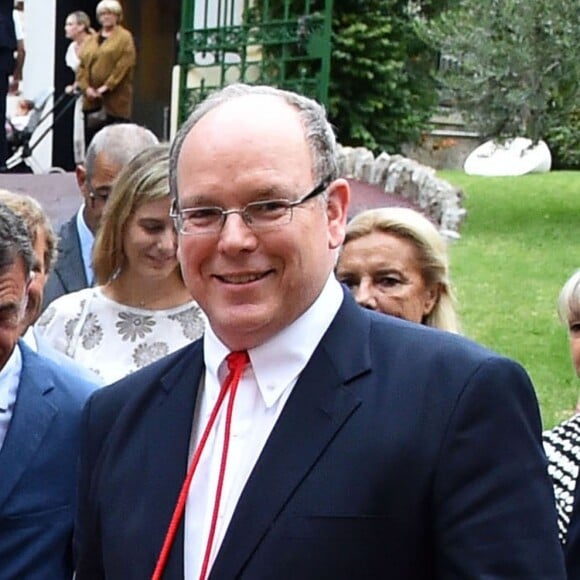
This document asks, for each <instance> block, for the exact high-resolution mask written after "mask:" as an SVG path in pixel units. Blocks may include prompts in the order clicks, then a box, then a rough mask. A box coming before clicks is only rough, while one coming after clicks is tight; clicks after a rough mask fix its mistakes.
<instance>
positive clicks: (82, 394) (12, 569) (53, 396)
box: [0, 341, 93, 580]
mask: <svg viewBox="0 0 580 580" xmlns="http://www.w3.org/2000/svg"><path fill="white" fill-rule="evenodd" d="M19 345H20V349H21V352H22V373H21V377H20V384H19V387H18V394H17V398H16V404H15V406H14V412H13V415H12V420H11V422H10V426H9V428H8V433H7V434H6V439H5V440H4V445H3V446H2V449H1V450H0V578H1V579H2V580H8V579H10V580H13V579H16V578H19V579H20V578H23V579H24V578H26V580H48V579H50V580H60V579H64V578H71V577H72V549H71V540H72V528H73V514H74V505H75V500H76V476H77V467H78V465H77V462H78V440H79V426H80V417H81V410H82V406H83V404H84V402H85V401H86V399H87V397H88V396H89V394H90V393H91V392H92V390H93V385H92V384H91V383H88V382H86V381H85V380H83V379H80V378H78V377H77V376H76V375H74V374H71V373H70V372H68V371H66V370H63V369H62V368H61V367H58V366H57V365H56V364H54V363H53V362H52V361H50V360H48V359H45V358H43V357H41V356H39V355H37V354H36V353H35V352H33V351H32V350H30V349H29V348H28V347H27V346H26V345H25V344H24V343H23V342H22V341H21V342H20V343H19Z"/></svg>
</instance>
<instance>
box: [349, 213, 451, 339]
mask: <svg viewBox="0 0 580 580" xmlns="http://www.w3.org/2000/svg"><path fill="white" fill-rule="evenodd" d="M373 232H385V233H387V234H393V235H395V236H398V237H401V238H403V239H405V240H409V241H410V242H412V243H413V245H414V246H415V247H416V248H417V251H418V254H419V262H420V267H421V273H422V275H423V279H424V281H425V283H426V284H427V285H432V284H437V285H438V286H439V297H438V299H437V303H436V304H435V306H434V307H433V310H432V311H431V313H430V314H429V315H428V316H427V317H426V318H425V320H424V322H423V323H424V324H426V325H427V326H433V327H435V328H440V329H442V330H447V331H449V332H455V333H459V332H461V325H460V323H459V317H458V315H457V312H456V299H455V292H454V291H453V286H452V285H451V279H450V276H449V258H448V255H447V245H446V242H445V240H444V239H443V237H442V236H441V234H440V233H439V232H438V231H437V228H436V227H435V226H434V225H433V224H432V223H431V222H430V221H429V220H428V219H427V218H426V217H425V216H423V215H422V214H420V213H419V212H417V211H415V210H412V209H408V208H404V207H383V208H378V209H371V210H366V211H363V212H361V213H359V214H358V215H357V216H356V217H355V218H354V219H353V220H352V221H351V222H350V223H349V224H348V226H347V229H346V237H345V240H344V244H343V247H344V246H346V245H347V244H348V243H349V242H351V241H352V240H356V239H358V238H362V237H363V236H367V235H369V234H371V233H373ZM339 259H340V258H339Z"/></svg>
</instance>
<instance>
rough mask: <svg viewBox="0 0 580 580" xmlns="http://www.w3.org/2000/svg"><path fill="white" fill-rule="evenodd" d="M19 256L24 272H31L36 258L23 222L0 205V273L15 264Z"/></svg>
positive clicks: (3, 205)
mask: <svg viewBox="0 0 580 580" xmlns="http://www.w3.org/2000/svg"><path fill="white" fill-rule="evenodd" d="M19 256H20V257H21V258H22V260H23V261H24V267H25V268H26V271H27V272H32V268H33V267H34V263H35V260H36V258H35V255H34V249H33V248H32V241H31V240H30V236H29V235H28V230H27V229H26V225H25V224H24V220H23V219H22V218H21V217H20V216H18V215H16V214H15V213H14V212H13V211H12V210H11V209H10V208H9V207H8V206H7V205H6V204H4V203H0V271H3V270H5V269H6V268H8V267H10V266H12V265H13V264H15V263H16V260H17V259H18V257H19Z"/></svg>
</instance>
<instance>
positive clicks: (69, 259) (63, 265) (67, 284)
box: [42, 214, 89, 310]
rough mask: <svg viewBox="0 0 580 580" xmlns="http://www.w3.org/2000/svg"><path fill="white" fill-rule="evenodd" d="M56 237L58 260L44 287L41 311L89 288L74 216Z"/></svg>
mask: <svg viewBox="0 0 580 580" xmlns="http://www.w3.org/2000/svg"><path fill="white" fill-rule="evenodd" d="M58 236H59V242H58V258H57V261H56V264H55V266H54V269H53V271H52V272H51V273H50V276H49V277H48V280H47V282H46V286H45V287H44V297H43V300H42V309H43V310H44V309H45V308H46V307H47V306H48V305H49V304H50V303H51V302H52V301H53V300H55V299H56V298H58V297H59V296H62V295H63V294H70V293H71V292H76V291H77V290H82V289H83V288H87V287H88V286H89V283H88V281H87V275H86V273H85V267H84V264H83V257H82V253H81V242H80V239H79V234H78V230H77V216H76V214H75V215H74V216H73V217H72V218H71V219H70V220H69V221H67V222H66V223H64V224H63V225H62V227H61V229H60V232H59V234H58Z"/></svg>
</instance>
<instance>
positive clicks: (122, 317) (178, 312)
mask: <svg viewBox="0 0 580 580" xmlns="http://www.w3.org/2000/svg"><path fill="white" fill-rule="evenodd" d="M204 320H205V317H204V315H203V313H202V311H201V309H200V308H199V306H198V305H197V303H196V302H194V301H193V300H192V301H191V302H189V303H187V304H184V305H182V306H177V307H176V308H170V309H168V310H147V309H143V308H134V307H131V306H125V305H123V304H119V303H118V302H115V301H114V300H111V299H110V298H108V297H107V296H105V295H104V294H103V292H102V289H101V288H99V287H97V288H87V289H85V290H80V291H78V292H73V293H71V294H66V295H64V296H61V297H60V298H57V299H56V300H55V301H54V302H52V303H51V304H49V306H48V308H47V309H46V310H45V311H44V313H43V314H42V316H41V317H40V319H39V320H38V322H37V323H36V330H37V333H38V334H39V335H40V336H42V337H43V338H44V339H45V340H47V341H48V342H49V343H50V344H51V345H52V346H53V347H54V348H56V349H57V350H59V351H61V352H63V353H64V354H66V355H67V356H69V357H71V358H72V359H74V360H76V361H77V362H78V363H80V364H82V365H84V366H85V367H86V368H88V369H90V370H91V371H93V372H95V373H97V374H98V375H100V376H101V377H102V378H103V380H104V382H105V384H110V383H113V382H115V381H117V380H119V379H121V378H123V377H124V376H126V375H128V374H129V373H132V372H133V371H136V370H137V369H140V368H142V367H144V366H146V365H148V364H150V363H152V362H154V361H156V360H158V359H160V358H162V357H163V356H165V355H166V354H169V353H170V352H173V351H175V350H178V349H179V348H181V347H182V346H185V345H186V344H189V343H190V342H192V341H193V340H195V339H197V338H199V337H200V336H201V335H202V334H203V330H204Z"/></svg>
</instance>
